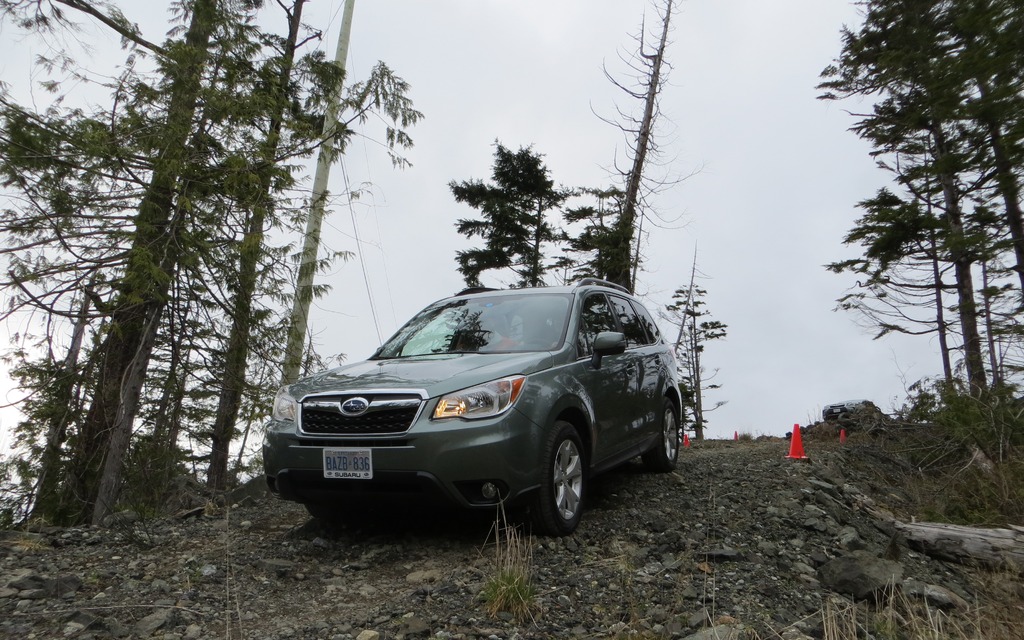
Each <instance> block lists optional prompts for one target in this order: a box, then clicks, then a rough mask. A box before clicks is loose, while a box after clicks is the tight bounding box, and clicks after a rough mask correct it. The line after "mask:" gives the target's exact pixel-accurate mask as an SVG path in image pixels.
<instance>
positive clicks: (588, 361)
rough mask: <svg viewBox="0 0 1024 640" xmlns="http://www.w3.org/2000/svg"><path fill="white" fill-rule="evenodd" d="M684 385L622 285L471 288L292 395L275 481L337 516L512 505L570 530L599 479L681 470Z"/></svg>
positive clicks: (554, 530) (280, 402) (311, 506)
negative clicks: (435, 505)
mask: <svg viewBox="0 0 1024 640" xmlns="http://www.w3.org/2000/svg"><path fill="white" fill-rule="evenodd" d="M676 376H677V374H676V361H675V358H674V356H673V354H672V350H671V349H670V348H669V346H668V345H667V344H666V343H665V341H664V340H663V339H662V337H661V335H660V333H659V331H658V327H657V325H656V324H655V322H654V320H653V318H652V317H651V314H650V313H649V312H648V311H647V310H646V309H645V308H644V307H643V305H642V304H640V302H639V301H638V300H637V299H636V298H634V297H633V296H631V295H629V294H628V293H627V292H626V291H625V289H622V288H620V287H616V286H615V285H611V284H609V283H606V282H603V281H599V280H594V279H584V280H582V281H580V282H579V283H578V284H576V285H574V286H567V287H540V288H528V289H510V290H472V291H468V292H463V293H462V294H459V295H456V296H454V297H451V298H446V299H444V300H440V301H438V302H436V303H434V304H432V305H430V306H428V307H427V308H426V309H424V310H423V311H421V312H420V313H419V314H417V315H416V316H415V317H414V318H413V319H412V320H410V321H409V322H408V323H407V324H406V325H405V326H403V327H402V328H401V329H399V331H398V332H397V333H396V334H395V335H394V336H393V337H392V338H391V339H389V340H388V341H387V342H386V343H385V344H384V345H383V346H382V347H380V348H379V349H378V350H377V351H376V353H374V354H373V355H372V356H371V357H370V358H369V359H368V360H366V361H365V362H360V363H355V364H350V365H347V366H343V367H340V368H337V369H332V370H329V371H325V372H323V373H320V374H317V375H314V376H312V377H310V378H306V379H304V380H300V381H299V382H297V383H295V384H292V385H289V386H287V387H284V388H282V389H281V390H280V392H279V393H278V395H277V398H276V399H275V401H274V412H273V419H272V421H271V422H270V424H269V425H268V426H267V435H266V440H265V442H264V445H263V462H264V466H265V470H266V477H267V482H268V484H269V486H270V490H271V491H273V492H274V493H276V494H278V495H280V496H281V497H283V498H286V499H288V500H294V501H297V502H301V503H303V504H305V505H306V507H307V509H308V510H309V512H310V513H311V514H312V515H314V516H317V517H321V518H330V519H334V518H339V517H341V515H342V507H343V505H344V504H345V501H346V498H349V497H354V496H371V497H374V496H379V495H395V494H398V495H402V496H409V497H413V498H426V497H440V498H442V499H443V500H445V501H446V502H448V503H451V504H455V505H460V506H462V507H466V508H477V509H479V508H486V509H494V507H495V505H497V504H498V503H499V502H501V501H505V502H506V504H509V505H522V506H525V507H526V512H527V513H528V514H529V516H530V520H531V521H532V523H533V527H534V531H536V532H538V533H542V534H550V535H565V534H568V533H571V532H572V531H573V530H574V529H575V528H576V526H577V524H578V523H579V520H580V515H581V513H582V506H583V503H584V500H585V498H586V493H587V484H588V481H589V479H590V478H591V477H592V476H593V475H594V474H596V473H598V472H601V471H605V470H607V469H610V468H612V467H614V466H616V465H619V464H621V463H623V462H625V461H627V460H629V459H631V458H634V457H636V456H641V457H642V460H643V462H644V464H645V465H646V466H647V467H648V468H650V469H651V470H653V471H660V472H665V471H670V470H672V469H674V468H675V465H676V458H677V455H678V451H679V411H680V398H679V387H678V381H677V377H676Z"/></svg>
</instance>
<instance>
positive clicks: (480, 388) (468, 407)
mask: <svg viewBox="0 0 1024 640" xmlns="http://www.w3.org/2000/svg"><path fill="white" fill-rule="evenodd" d="M525 381H526V376H512V377H511V378H502V379H501V380H495V381H494V382H488V383H485V384H481V385H477V386H475V387H470V388H468V389H463V390H462V391H456V392H455V393H449V394H448V395H446V396H443V397H442V398H441V399H440V400H439V401H438V403H437V408H436V409H434V418H435V419H437V418H469V419H473V418H490V417H492V416H496V415H499V414H501V413H504V412H505V411H507V410H508V408H509V407H511V406H512V403H514V402H515V401H516V398H518V397H519V392H520V391H522V390H523V382H525Z"/></svg>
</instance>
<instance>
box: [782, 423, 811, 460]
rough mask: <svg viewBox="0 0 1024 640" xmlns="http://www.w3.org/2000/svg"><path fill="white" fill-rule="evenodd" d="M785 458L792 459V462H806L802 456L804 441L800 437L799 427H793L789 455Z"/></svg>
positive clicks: (805, 457) (805, 458)
mask: <svg viewBox="0 0 1024 640" xmlns="http://www.w3.org/2000/svg"><path fill="white" fill-rule="evenodd" d="M786 457H787V458H793V459H794V460H807V456H805V455H804V441H803V437H801V435H800V425H798V424H794V425H793V437H792V439H791V440H790V445H789V455H788V456H786Z"/></svg>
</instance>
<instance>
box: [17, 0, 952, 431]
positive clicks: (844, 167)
mask: <svg viewBox="0 0 1024 640" xmlns="http://www.w3.org/2000/svg"><path fill="white" fill-rule="evenodd" d="M120 4H121V6H122V7H123V10H124V12H125V14H126V15H127V16H128V17H129V19H132V20H135V21H137V22H138V23H139V24H140V26H141V28H142V29H143V31H144V32H145V33H146V35H147V36H148V37H149V38H150V39H155V40H160V39H162V36H163V33H164V31H165V30H166V26H167V25H166V15H167V14H166V11H165V10H164V3H161V2H147V3H145V4H143V3H128V2H122V3H120ZM268 4H270V3H268ZM342 7H343V0H311V2H310V3H309V4H308V5H307V8H306V9H305V14H304V16H305V18H306V22H307V23H309V24H310V25H313V26H316V27H318V28H321V29H323V30H324V31H325V34H326V40H325V42H324V43H323V44H322V45H321V46H322V47H323V48H324V50H325V51H326V52H327V54H328V56H329V57H333V55H334V50H335V44H336V38H337V32H338V27H339V25H340V20H341V13H342ZM645 13H646V14H647V20H648V22H649V23H651V22H654V21H655V17H654V15H653V12H652V7H651V4H650V2H649V0H431V1H429V2H428V1H426V0H357V2H356V6H355V16H354V20H353V27H352V39H351V45H350V50H349V58H348V67H349V77H350V78H352V79H353V80H360V79H362V78H365V77H366V75H367V73H368V70H369V69H370V67H372V65H373V64H375V63H376V62H377V61H378V60H383V61H385V62H386V63H387V64H388V65H389V66H390V67H391V68H392V70H393V71H394V72H395V73H396V74H397V75H399V76H401V77H402V78H404V79H405V80H406V81H408V82H409V83H410V85H411V92H410V96H411V98H412V100H413V102H414V104H415V108H416V109H418V110H419V111H421V112H423V114H424V119H423V120H422V121H421V122H420V123H419V124H417V125H416V126H415V127H414V128H412V129H411V130H410V134H411V136H412V138H413V140H414V142H415V147H414V148H413V149H411V150H410V151H409V152H408V153H407V154H406V156H407V158H408V159H409V160H410V161H411V162H412V165H413V166H412V167H411V168H408V169H405V170H402V171H399V170H394V169H392V168H391V166H390V163H389V162H388V161H387V159H386V157H385V155H384V154H383V152H382V151H381V148H380V141H381V140H382V139H383V134H384V132H383V126H382V125H380V124H379V123H375V122H373V121H370V122H369V123H367V124H366V125H365V127H363V128H361V129H360V131H359V132H360V134H361V136H360V137H358V138H356V139H355V140H354V141H353V143H352V144H351V145H350V147H349V149H348V151H347V154H346V158H345V161H344V165H343V167H344V170H342V167H340V166H339V167H335V169H334V171H333V173H332V180H331V190H332V192H333V193H335V194H341V193H343V192H344V191H345V184H346V178H347V182H348V184H350V185H352V186H356V185H361V186H364V187H367V188H368V193H367V194H365V195H364V196H363V197H361V198H360V199H359V200H358V201H356V202H355V203H353V204H352V206H351V207H349V205H348V204H347V203H346V202H345V200H344V199H336V200H335V201H334V206H333V215H332V217H331V218H330V219H329V220H328V222H327V224H326V226H325V232H324V240H325V244H326V245H327V246H329V247H330V248H331V249H335V250H349V251H356V250H357V244H356V242H355V240H354V235H355V233H354V227H353V221H355V225H356V226H355V229H357V230H358V235H359V237H360V239H361V241H362V243H361V245H360V246H359V247H358V249H359V250H358V253H359V255H360V256H361V259H360V260H353V261H350V262H347V263H344V264H338V265H337V266H336V268H335V269H334V270H333V271H332V272H331V273H330V274H329V275H327V276H326V277H325V278H324V279H322V280H320V282H322V283H326V284H330V285H331V286H332V287H333V292H332V293H331V294H330V295H329V296H328V297H327V298H326V299H322V300H320V301H319V302H317V303H315V307H316V308H315V310H314V312H313V317H312V324H311V328H310V330H311V332H312V334H313V335H314V336H315V340H316V342H317V344H318V349H319V351H320V352H321V353H322V354H325V355H334V354H340V353H344V354H346V356H347V359H348V360H349V361H352V360H358V359H362V358H365V357H366V356H368V355H369V354H370V353H371V352H372V351H373V350H374V349H375V348H376V347H377V346H378V344H379V342H380V340H379V338H378V334H379V335H380V336H381V337H383V338H387V337H388V336H389V335H390V334H391V333H392V332H394V331H395V330H396V329H397V327H398V326H399V325H400V324H401V323H402V322H404V321H405V320H406V319H408V318H409V317H410V316H411V315H412V314H413V313H415V312H416V311H418V310H419V309H420V308H422V307H424V306H425V305H427V304H428V303H430V302H432V301H434V300H436V299H438V298H441V297H444V296H447V295H450V294H452V293H454V292H456V291H458V290H459V289H460V288H462V286H463V284H462V279H461V277H460V275H459V274H458V272H457V271H456V269H455V261H454V257H455V252H456V251H457V250H459V249H464V248H467V247H470V246H473V244H474V243H472V242H470V241H467V240H466V239H464V238H460V237H459V236H458V234H457V233H456V230H455V226H454V223H455V220H456V219H457V218H461V217H471V216H474V215H476V212H475V211H474V210H472V209H470V208H468V207H466V206H464V205H460V204H457V203H456V202H455V201H454V199H453V198H452V196H451V193H450V191H449V189H448V183H449V182H450V181H452V180H456V181H462V180H469V179H483V180H489V179H490V172H491V165H492V161H493V154H494V146H493V145H494V142H495V140H498V141H500V142H501V143H502V144H503V145H505V146H506V147H508V148H511V149H518V148H519V147H521V146H527V145H532V146H533V149H534V150H535V151H536V152H539V153H541V154H543V156H544V160H545V163H546V165H547V167H548V168H549V170H550V172H551V177H552V178H553V179H554V180H555V182H556V183H558V184H560V185H562V186H567V187H582V186H587V187H606V186H608V185H610V184H612V176H611V174H610V169H611V168H612V165H613V163H614V161H615V159H616V158H619V159H620V160H621V159H622V158H624V153H625V145H624V142H623V139H622V135H621V133H620V132H619V131H618V130H617V129H616V128H615V127H613V126H610V125H609V124H607V123H605V122H602V121H601V119H600V118H599V117H598V116H597V115H595V113H596V114H600V115H603V116H606V117H614V114H615V109H616V105H618V106H619V107H622V108H626V109H633V108H634V107H635V106H636V105H634V104H631V103H630V102H629V101H628V100H627V99H626V98H625V96H624V95H623V94H622V92H621V91H620V90H618V89H616V88H615V87H614V86H612V85H611V84H610V83H609V82H608V80H607V79H606V78H605V77H604V74H603V72H602V66H606V67H607V68H608V69H609V71H611V72H612V73H613V74H616V75H617V76H618V77H620V78H622V79H623V80H625V79H626V78H627V77H626V75H625V74H626V73H627V71H628V70H627V68H626V67H625V66H624V65H623V63H622V62H621V61H620V54H623V53H625V54H628V53H630V52H631V51H632V49H633V48H634V46H635V41H634V38H633V36H635V35H636V34H637V33H638V30H639V28H640V25H641V23H642V21H643V20H644V19H645ZM83 22H85V21H84V20H83ZM673 24H674V29H673V31H672V36H671V40H672V43H671V45H670V47H669V49H668V53H667V57H668V60H669V62H670V63H671V65H672V70H671V74H670V77H669V85H668V86H667V87H666V88H665V89H664V91H663V93H662V97H661V109H662V120H661V122H660V134H659V136H660V137H659V141H660V145H661V147H662V150H663V152H664V153H663V155H664V159H665V160H667V161H669V164H668V166H667V167H666V169H667V170H668V172H669V173H671V174H673V175H679V176H682V175H689V174H691V173H692V174H693V175H692V177H689V178H688V179H686V180H685V181H683V182H681V183H679V184H678V185H676V186H674V187H672V188H671V189H669V190H666V191H664V192H663V193H661V194H660V195H659V196H658V198H657V199H656V200H655V201H654V202H653V204H654V205H655V206H656V208H657V210H658V212H659V214H660V215H661V217H662V218H664V219H665V220H668V221H670V222H668V223H667V224H665V225H663V227H662V228H660V229H653V228H650V227H648V228H649V229H651V234H650V236H649V238H648V240H649V242H648V244H647V245H646V247H645V249H644V251H645V254H646V256H647V260H646V262H645V263H644V268H643V269H644V270H643V272H642V273H641V274H640V275H639V278H638V284H637V290H638V293H639V294H640V295H641V296H642V297H643V298H644V299H645V301H646V302H647V304H648V307H649V308H650V309H651V310H652V311H653V312H655V313H657V311H658V310H659V309H661V308H663V307H664V306H665V305H666V304H668V303H669V302H670V300H671V295H672V292H673V291H674V290H675V289H677V288H680V287H683V286H685V284H686V283H687V282H688V280H689V275H690V268H691V265H692V263H693V260H694V252H695V251H696V252H697V253H696V255H697V264H698V268H699V271H700V272H701V273H702V274H704V276H705V278H704V279H703V280H701V282H700V284H701V286H703V287H704V288H705V289H707V291H708V295H707V297H706V303H707V307H708V309H709V310H710V311H711V313H712V316H713V318H714V319H717V320H719V321H721V322H724V323H726V324H727V325H728V337H727V338H725V339H724V340H720V341H716V342H712V343H709V344H708V345H707V348H706V351H705V354H704V362H705V365H706V366H707V368H708V369H709V370H715V369H717V370H718V374H717V377H716V378H715V379H714V382H715V383H718V384H721V385H722V388H721V389H720V390H717V391H713V392H709V393H708V394H707V397H706V401H705V403H706V404H707V405H712V404H714V403H715V402H717V401H727V404H725V405H724V406H722V407H721V408H720V409H718V410H717V411H715V412H714V413H713V414H710V415H709V419H710V424H709V427H708V431H707V435H708V436H709V437H716V438H731V437H732V436H733V434H734V432H736V431H739V432H740V433H751V434H754V435H757V434H773V435H781V434H783V433H785V432H787V431H789V430H790V429H791V428H792V426H793V424H794V423H800V424H806V423H807V422H809V421H812V420H814V419H816V417H817V416H819V415H820V410H821V407H822V405H824V404H826V403H828V402H833V401H838V400H845V399H851V398H868V399H871V400H873V401H875V402H876V403H877V404H878V405H879V406H881V407H882V408H883V409H885V410H889V409H891V408H892V407H893V404H894V402H895V403H898V402H901V401H902V398H903V397H904V389H905V388H906V386H907V385H909V384H910V383H912V382H914V381H916V380H918V379H920V378H922V377H925V376H931V375H934V374H935V373H936V372H938V371H939V370H940V363H939V360H938V355H937V349H936V348H935V346H934V345H933V344H931V343H930V342H929V341H928V339H927V338H916V339H914V340H909V339H895V338H886V339H883V340H880V341H873V340H872V334H871V332H869V331H867V330H865V329H862V328H860V327H859V326H858V324H857V322H856V321H857V318H856V317H854V316H852V315H850V314H849V313H844V312H835V311H833V308H834V307H835V300H836V298H838V297H840V296H841V295H843V293H844V292H845V291H846V289H847V288H848V287H849V286H850V285H851V284H852V281H851V280H850V279H848V278H845V277H840V276H836V275H834V274H831V273H829V272H827V271H826V270H825V268H824V266H823V265H825V264H826V263H829V262H832V261H836V260H839V259H842V258H846V257H855V255H856V253H855V251H854V250H853V249H851V248H848V247H844V246H843V245H842V238H843V236H844V234H845V233H846V231H848V230H849V228H850V227H851V225H852V224H853V222H854V221H855V220H856V218H857V217H858V211H857V209H856V208H855V205H856V203H857V202H858V201H860V200H862V199H864V198H866V197H868V196H870V195H872V194H873V193H874V191H875V190H876V189H877V188H878V187H880V186H882V185H883V184H885V182H886V176H885V175H884V174H882V173H881V172H879V171H878V170H877V169H876V168H875V167H874V163H873V161H872V160H871V158H870V157H869V156H868V151H869V149H868V147H867V145H865V144H864V143H863V142H861V141H860V140H858V139H857V138H856V136H855V135H854V134H853V133H851V132H849V131H848V129H849V127H851V126H852V125H853V124H854V122H855V120H854V118H853V117H852V116H850V115H849V114H848V113H847V112H846V110H847V109H851V110H853V109H856V108H857V107H858V105H854V104H839V103H828V102H823V101H820V100H817V99H816V96H817V94H818V92H817V91H816V90H815V86H816V84H817V83H818V81H819V74H820V72H821V70H822V69H823V68H824V67H825V66H826V65H828V64H829V63H830V62H832V61H833V60H834V58H835V57H836V56H837V55H838V53H839V51H840V37H839V34H840V29H841V28H842V27H843V26H844V25H848V26H851V27H856V26H859V24H860V16H859V14H858V11H857V10H856V8H855V7H854V5H853V3H852V2H842V1H836V0H833V1H822V0H783V1H781V2H772V3H766V2H764V1H763V0H731V1H729V2H723V1H721V0H689V1H686V2H683V3H682V4H681V7H680V10H679V11H678V13H677V14H676V16H675V19H674V23H673ZM99 32H100V31H99V30H93V32H92V33H99ZM107 40H108V44H110V45H116V41H114V40H113V39H110V38H108V39H107ZM0 47H2V48H3V50H4V51H5V60H7V61H6V62H3V63H0V71H2V75H0V79H2V80H3V81H4V82H5V83H8V84H9V85H12V86H13V87H18V86H19V84H20V85H24V87H25V89H23V90H27V86H28V84H29V82H30V76H29V73H28V70H27V66H26V64H25V61H24V60H22V59H21V58H22V56H27V55H31V54H32V50H31V41H29V40H25V39H19V38H17V37H16V34H15V31H14V30H13V29H11V28H10V26H5V27H4V29H3V31H2V32H0ZM102 54H103V52H102V50H101V47H99V46H97V53H96V56H97V58H96V60H97V61H100V60H105V59H108V58H104V57H103V55H102ZM119 59H120V58H119V57H112V58H109V60H111V61H115V62H116V61H117V60H119ZM311 165H312V163H311ZM484 280H485V283H487V284H491V285H500V284H503V283H502V282H501V281H500V280H499V279H496V278H489V277H488V276H486V275H485V277H484ZM371 298H372V300H373V306H372V308H371V304H370V299H371ZM374 316H376V318H377V321H376V322H375V321H374ZM663 329H664V330H665V331H666V332H670V327H669V326H668V325H663ZM709 372H710V371H709ZM268 400H269V399H268ZM7 420H8V421H10V418H9V417H8V418H7Z"/></svg>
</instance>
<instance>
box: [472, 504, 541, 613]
mask: <svg viewBox="0 0 1024 640" xmlns="http://www.w3.org/2000/svg"><path fill="white" fill-rule="evenodd" d="M492 531H493V532H494V575H492V576H491V577H490V578H489V579H488V580H487V584H486V585H485V586H484V592H483V597H484V602H485V603H486V607H487V613H488V614H490V615H491V616H497V615H498V614H499V613H502V612H504V613H508V614H510V615H512V616H513V617H514V618H515V619H516V620H525V619H526V618H528V617H532V615H533V607H534V605H535V601H536V595H537V590H536V588H535V587H534V586H533V536H529V535H527V536H524V535H523V534H522V533H521V532H520V530H519V528H518V527H517V526H516V525H514V524H509V523H508V522H507V521H506V520H505V512H504V510H503V509H502V508H500V507H499V511H498V515H497V517H496V518H495V522H494V527H493V529H492Z"/></svg>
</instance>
